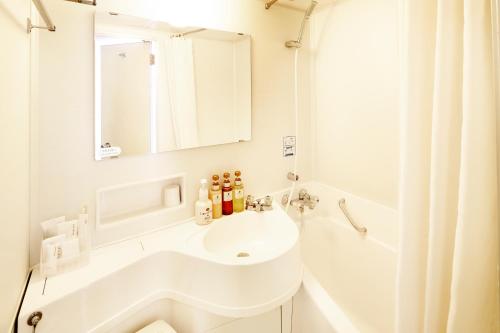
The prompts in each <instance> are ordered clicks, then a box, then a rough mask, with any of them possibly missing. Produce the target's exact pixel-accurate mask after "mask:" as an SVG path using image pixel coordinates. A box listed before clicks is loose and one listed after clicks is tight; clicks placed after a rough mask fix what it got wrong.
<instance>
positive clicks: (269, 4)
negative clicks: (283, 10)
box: [266, 0, 278, 9]
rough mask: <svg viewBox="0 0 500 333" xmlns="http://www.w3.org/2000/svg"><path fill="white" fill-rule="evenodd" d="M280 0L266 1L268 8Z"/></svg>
mask: <svg viewBox="0 0 500 333" xmlns="http://www.w3.org/2000/svg"><path fill="white" fill-rule="evenodd" d="M276 2H278V0H267V1H266V9H269V8H271V6H272V5H274V4H275V3H276Z"/></svg>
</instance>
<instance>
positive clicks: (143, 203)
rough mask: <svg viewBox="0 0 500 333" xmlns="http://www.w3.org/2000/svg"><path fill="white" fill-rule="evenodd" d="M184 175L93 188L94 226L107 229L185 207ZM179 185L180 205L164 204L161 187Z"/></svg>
mask: <svg viewBox="0 0 500 333" xmlns="http://www.w3.org/2000/svg"><path fill="white" fill-rule="evenodd" d="M185 178H186V177H185V174H177V175H172V176H168V177H164V178H158V179H153V180H147V181H143V182H136V183H129V184H124V185H118V186H112V187H107V188H102V189H99V190H97V193H96V194H97V195H96V200H97V201H96V228H97V229H107V228H112V227H116V226H117V225H122V224H125V223H133V222H137V221H138V220H139V219H141V218H144V217H146V216H151V215H159V214H164V213H168V212H172V211H175V210H179V209H181V208H184V207H185V196H186V195H185ZM174 184H175V185H179V190H180V193H179V195H180V204H179V205H178V206H174V207H166V206H165V205H164V203H163V200H164V198H163V193H164V189H165V188H166V187H167V186H169V185H174Z"/></svg>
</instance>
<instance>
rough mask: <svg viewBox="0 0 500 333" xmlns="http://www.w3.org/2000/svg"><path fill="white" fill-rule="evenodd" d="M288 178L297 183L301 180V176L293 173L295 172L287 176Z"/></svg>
mask: <svg viewBox="0 0 500 333" xmlns="http://www.w3.org/2000/svg"><path fill="white" fill-rule="evenodd" d="M286 178H288V180H290V181H292V182H296V181H298V180H299V175H297V174H296V173H293V172H289V173H288V174H287V175H286Z"/></svg>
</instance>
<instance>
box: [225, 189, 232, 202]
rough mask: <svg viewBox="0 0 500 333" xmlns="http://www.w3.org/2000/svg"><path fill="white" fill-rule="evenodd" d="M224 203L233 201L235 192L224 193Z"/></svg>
mask: <svg viewBox="0 0 500 333" xmlns="http://www.w3.org/2000/svg"><path fill="white" fill-rule="evenodd" d="M224 201H233V192H231V191H227V192H224Z"/></svg>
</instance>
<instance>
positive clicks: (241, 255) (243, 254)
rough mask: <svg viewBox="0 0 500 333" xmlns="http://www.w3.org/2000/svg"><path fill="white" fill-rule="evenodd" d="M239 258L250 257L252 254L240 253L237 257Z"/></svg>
mask: <svg viewBox="0 0 500 333" xmlns="http://www.w3.org/2000/svg"><path fill="white" fill-rule="evenodd" d="M236 256H237V257H238V258H244V257H250V254H249V253H247V252H240V253H238V254H237V255H236Z"/></svg>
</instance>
